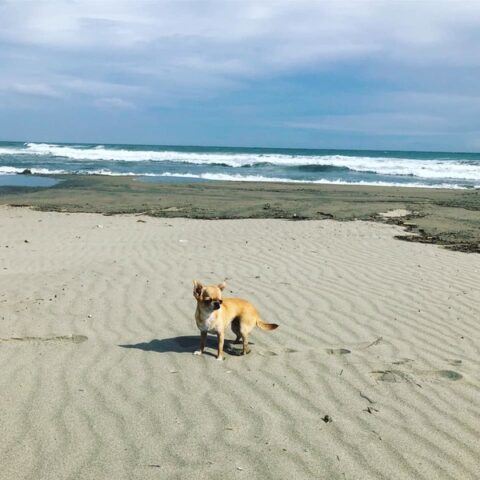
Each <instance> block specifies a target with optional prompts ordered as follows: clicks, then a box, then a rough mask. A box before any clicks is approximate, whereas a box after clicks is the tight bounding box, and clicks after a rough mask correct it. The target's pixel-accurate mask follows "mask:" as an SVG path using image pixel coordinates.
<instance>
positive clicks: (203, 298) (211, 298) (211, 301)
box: [193, 280, 226, 311]
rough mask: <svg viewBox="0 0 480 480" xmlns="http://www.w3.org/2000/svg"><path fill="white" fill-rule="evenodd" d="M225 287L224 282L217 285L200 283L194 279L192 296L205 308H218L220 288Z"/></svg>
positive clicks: (220, 302) (220, 297) (220, 301)
mask: <svg viewBox="0 0 480 480" xmlns="http://www.w3.org/2000/svg"><path fill="white" fill-rule="evenodd" d="M225 287H226V285H225V282H223V283H219V284H218V285H202V284H201V283H200V282H198V281H197V280H194V281H193V296H194V297H195V299H196V300H197V302H198V303H199V305H200V306H201V307H202V308H204V309H205V310H212V311H213V310H218V309H219V308H220V307H221V306H222V302H223V300H222V290H223V289H224V288H225Z"/></svg>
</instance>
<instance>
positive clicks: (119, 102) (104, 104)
mask: <svg viewBox="0 0 480 480" xmlns="http://www.w3.org/2000/svg"><path fill="white" fill-rule="evenodd" d="M95 105H96V106H97V107H101V108H108V109H120V110H134V109H135V108H136V107H135V105H134V104H133V103H132V102H128V101H126V100H123V99H122V98H117V97H110V98H99V99H97V100H96V101H95Z"/></svg>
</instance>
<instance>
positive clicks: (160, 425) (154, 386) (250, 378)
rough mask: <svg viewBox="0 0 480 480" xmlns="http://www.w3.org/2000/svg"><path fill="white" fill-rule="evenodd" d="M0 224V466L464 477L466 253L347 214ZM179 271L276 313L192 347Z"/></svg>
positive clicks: (200, 474) (469, 257)
mask: <svg viewBox="0 0 480 480" xmlns="http://www.w3.org/2000/svg"><path fill="white" fill-rule="evenodd" d="M0 231H1V232H2V234H1V241H0V389H1V395H0V424H1V425H2V442H0V458H1V469H0V478H1V479H2V480H3V479H5V480H7V479H8V480H14V479H99V478H102V479H120V478H124V479H134V478H138V479H148V478H178V479H185V478H195V479H197V478H198V479H202V478H205V479H207V478H209V479H212V478H213V479H217V478H218V479H220V478H239V479H241V478H258V479H267V478H272V479H279V478H289V479H290V478H295V479H312V478H319V479H320V478H331V479H336V478H338V479H377V478H378V479H474V478H478V477H477V475H478V471H479V469H480V460H479V458H480V446H479V443H478V438H479V436H480V422H479V420H478V419H479V418H480V405H479V402H478V398H479V393H480V374H479V371H478V366H479V362H480V350H479V347H478V345H479V342H480V334H479V328H478V319H479V313H480V307H479V302H478V299H479V298H480V296H479V285H480V256H478V255H475V254H465V253H459V252H451V251H447V250H445V249H442V248H440V247H438V246H434V245H422V244H418V243H409V242H401V241H398V240H395V239H394V235H397V234H401V233H403V229H401V228H400V227H396V226H391V225H382V224H378V223H371V222H360V221H353V222H336V221H333V220H318V221H295V222H292V221H287V220H273V219H272V220H268V219H251V220H216V221H210V220H192V219H168V218H152V217H146V216H139V215H123V216H102V215H98V214H86V213H75V214H70V213H57V212H37V211H33V210H30V209H26V208H12V207H7V206H3V207H1V208H0ZM194 278H196V279H200V280H203V281H205V282H218V281H221V280H224V279H227V284H228V287H227V289H226V295H227V296H240V297H244V298H247V299H249V300H250V301H252V302H253V303H254V304H255V305H256V306H257V307H258V309H259V311H260V312H261V314H262V316H263V317H264V319H265V321H269V322H276V323H279V324H280V328H279V329H278V330H276V331H274V332H263V331H260V330H258V329H256V330H255V331H254V332H253V333H252V336H251V343H252V345H251V348H252V353H251V354H250V355H248V356H245V357H242V356H237V355H236V354H235V353H236V352H237V350H236V348H237V347H236V346H235V345H229V346H227V349H226V352H227V353H226V360H225V361H224V362H217V361H215V358H214V356H213V354H214V352H215V346H216V340H215V339H214V338H212V339H211V341H210V343H209V348H208V353H209V354H207V355H204V356H203V357H197V356H194V355H192V351H193V350H195V349H196V348H197V346H198V331H197V329H196V326H195V322H194V317H193V315H194V309H195V302H194V299H193V297H192V279H194ZM227 338H229V339H231V340H232V339H233V338H234V335H233V334H232V333H231V332H228V333H227Z"/></svg>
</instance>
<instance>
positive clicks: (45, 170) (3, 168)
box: [0, 166, 69, 175]
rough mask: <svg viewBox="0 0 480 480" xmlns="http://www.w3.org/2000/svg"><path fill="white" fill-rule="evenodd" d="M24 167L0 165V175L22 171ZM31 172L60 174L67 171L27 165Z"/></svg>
mask: <svg viewBox="0 0 480 480" xmlns="http://www.w3.org/2000/svg"><path fill="white" fill-rule="evenodd" d="M24 170H26V168H17V167H6V166H1V167H0V175H17V174H19V173H22V172H23V171H24ZM28 170H30V171H31V172H32V173H33V174H37V175H61V174H63V173H69V172H68V171H67V170H58V169H57V170H55V169H49V168H30V167H28Z"/></svg>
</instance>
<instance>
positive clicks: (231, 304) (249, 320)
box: [193, 280, 278, 360]
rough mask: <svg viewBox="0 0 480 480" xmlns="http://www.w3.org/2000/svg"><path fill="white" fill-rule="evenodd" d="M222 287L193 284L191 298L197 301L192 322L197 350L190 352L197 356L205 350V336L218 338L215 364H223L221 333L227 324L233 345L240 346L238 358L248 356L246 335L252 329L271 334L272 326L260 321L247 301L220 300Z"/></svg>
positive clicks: (194, 282)
mask: <svg viewBox="0 0 480 480" xmlns="http://www.w3.org/2000/svg"><path fill="white" fill-rule="evenodd" d="M225 287H226V284H225V282H224V283H220V284H218V285H206V286H204V285H202V284H201V283H200V282H198V281H196V280H194V281H193V296H194V297H195V299H196V300H197V309H196V310H195V321H196V322H197V327H198V329H199V330H200V349H199V350H196V351H195V352H193V353H194V354H195V355H201V354H202V353H203V351H204V350H205V344H206V341H207V334H208V333H216V334H217V336H218V352H217V360H223V343H224V339H225V329H226V328H227V327H228V325H230V324H231V328H232V331H233V333H235V335H236V336H237V338H236V340H235V343H240V340H242V342H243V350H242V355H246V354H247V353H250V349H249V348H248V335H249V334H250V332H251V331H252V330H253V329H254V328H255V326H257V327H259V328H261V329H262V330H275V329H276V328H278V325H277V324H276V323H265V322H264V321H262V319H261V318H260V315H259V314H258V312H257V310H256V309H255V307H254V306H253V305H252V304H251V303H250V302H247V300H242V299H241V298H225V299H223V298H222V292H223V290H224V289H225Z"/></svg>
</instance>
